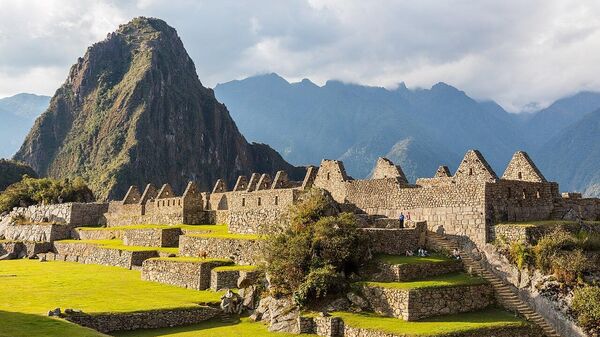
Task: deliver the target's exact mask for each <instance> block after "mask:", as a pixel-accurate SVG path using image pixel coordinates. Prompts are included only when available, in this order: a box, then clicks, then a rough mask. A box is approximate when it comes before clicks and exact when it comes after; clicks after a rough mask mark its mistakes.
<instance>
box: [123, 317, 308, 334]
mask: <svg viewBox="0 0 600 337" xmlns="http://www.w3.org/2000/svg"><path fill="white" fill-rule="evenodd" d="M113 335H114V336H116V337H158V336H163V337H297V336H316V335H306V334H302V335H296V334H288V333H274V332H269V331H267V327H266V325H264V324H262V323H255V322H252V321H251V320H250V319H248V318H247V317H242V318H241V319H240V320H239V321H238V322H232V323H221V322H219V321H208V322H202V323H200V324H195V325H189V326H183V327H175V328H164V329H147V330H136V331H126V332H125V331H124V332H116V333H113Z"/></svg>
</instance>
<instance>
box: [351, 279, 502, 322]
mask: <svg viewBox="0 0 600 337" xmlns="http://www.w3.org/2000/svg"><path fill="white" fill-rule="evenodd" d="M362 294H363V296H364V297H365V299H366V300H367V301H368V302H369V304H370V305H371V307H372V308H373V310H374V311H375V312H377V313H379V314H382V315H385V316H390V317H397V318H402V319H404V320H406V321H416V320H419V319H423V318H427V317H432V316H439V315H448V314H456V313H460V312H468V311H474V310H480V309H483V308H486V307H487V306H489V305H491V304H493V303H494V291H493V288H492V287H491V286H490V285H489V284H482V285H469V286H457V287H443V288H422V289H395V288H384V287H378V286H369V285H363V286H362Z"/></svg>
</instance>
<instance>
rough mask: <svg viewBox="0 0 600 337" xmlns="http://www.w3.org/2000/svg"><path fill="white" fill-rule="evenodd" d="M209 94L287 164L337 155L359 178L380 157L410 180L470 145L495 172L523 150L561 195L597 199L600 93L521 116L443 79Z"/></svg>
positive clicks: (234, 88)
mask: <svg viewBox="0 0 600 337" xmlns="http://www.w3.org/2000/svg"><path fill="white" fill-rule="evenodd" d="M215 93H216V96H217V98H218V99H219V100H220V101H222V102H224V103H225V104H226V105H227V107H228V108H229V110H230V111H231V114H232V116H233V118H234V119H235V120H236V122H237V124H238V125H239V127H240V130H241V131H242V133H243V134H244V135H245V136H246V137H247V138H248V139H251V140H255V141H260V142H265V143H268V144H270V145H271V146H273V147H274V148H275V149H276V150H278V151H279V152H280V153H281V154H282V155H283V157H284V158H285V159H286V160H288V161H290V162H291V163H292V164H300V163H302V164H318V163H319V161H320V160H321V158H332V159H342V160H344V162H345V164H346V168H347V170H348V172H349V173H350V174H351V175H353V176H355V177H357V178H362V177H366V176H368V175H369V174H370V172H371V170H372V168H373V165H374V163H375V160H376V158H377V157H378V156H387V157H388V158H390V159H392V160H393V161H395V162H397V163H399V164H401V165H402V167H403V169H404V171H405V173H406V174H407V176H408V177H409V179H411V180H414V179H415V178H416V177H428V176H432V175H433V174H434V172H435V170H436V168H437V167H438V166H439V165H441V164H447V165H448V166H449V167H450V168H451V169H456V167H457V165H458V163H459V162H460V160H461V159H462V156H463V155H464V153H465V152H466V151H467V150H468V149H471V148H477V149H479V150H481V151H482V153H483V154H484V155H485V157H486V158H487V159H488V161H489V162H490V164H491V165H492V167H493V168H494V169H495V170H496V171H497V173H498V174H499V175H501V174H502V173H503V171H504V169H505V168H506V165H507V164H508V161H509V160H510V158H511V156H512V154H513V153H514V152H515V151H516V150H517V149H521V150H525V151H528V152H529V153H530V155H531V156H532V157H533V159H534V161H535V162H536V163H537V164H538V166H540V168H541V169H542V171H543V172H544V173H545V174H546V175H547V178H548V179H550V180H555V181H558V182H560V183H561V189H563V190H577V191H582V192H586V193H587V194H588V195H598V193H600V191H599V190H600V187H599V186H600V154H599V152H600V137H599V135H600V125H598V121H599V120H600V110H598V109H599V108H600V93H595V92H581V93H578V94H576V95H574V96H571V97H567V98H563V99H560V100H558V101H556V102H555V103H553V104H552V105H550V106H549V107H548V108H545V109H543V110H540V111H537V112H534V113H527V114H525V113H522V114H512V113H508V112H507V111H505V110H504V109H503V108H502V107H501V106H499V105H498V104H496V103H494V102H492V101H485V102H481V101H477V100H474V99H472V98H470V97H469V96H468V95H467V94H465V93H464V92H462V91H460V90H458V89H456V88H454V87H452V86H450V85H447V84H445V83H438V84H436V85H434V86H433V87H431V88H430V89H415V90H411V89H408V88H407V87H406V86H405V85H404V84H401V85H400V86H399V87H398V88H397V89H395V90H388V89H385V88H378V87H367V86H361V85H355V84H344V83H341V82H338V81H328V82H327V83H326V84H325V85H323V86H317V85H315V84H314V83H312V82H311V81H309V80H307V79H305V80H303V81H301V82H298V83H288V82H287V81H286V80H285V79H283V78H282V77H280V76H278V75H277V74H267V75H260V76H254V77H250V78H247V79H244V80H236V81H231V82H227V83H224V84H220V85H218V86H217V87H216V88H215Z"/></svg>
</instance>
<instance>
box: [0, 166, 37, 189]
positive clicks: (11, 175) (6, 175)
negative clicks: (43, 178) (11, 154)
mask: <svg viewBox="0 0 600 337" xmlns="http://www.w3.org/2000/svg"><path fill="white" fill-rule="evenodd" d="M23 175H28V176H30V177H34V178H35V177H37V174H36V173H35V171H34V170H33V169H32V168H31V167H29V166H27V165H25V164H23V163H20V162H18V161H14V160H6V159H0V191H4V190H5V189H6V188H7V187H8V186H9V185H11V184H14V183H16V182H18V181H20V180H21V179H22V178H23Z"/></svg>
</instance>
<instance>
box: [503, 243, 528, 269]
mask: <svg viewBox="0 0 600 337" xmlns="http://www.w3.org/2000/svg"><path fill="white" fill-rule="evenodd" d="M508 258H509V260H510V261H511V262H512V263H513V264H515V265H516V266H517V268H519V270H523V269H524V268H525V267H527V266H528V265H530V264H531V263H532V260H533V251H532V249H531V247H529V246H528V245H526V244H525V243H523V242H518V241H517V242H511V243H510V245H509V246H508Z"/></svg>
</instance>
